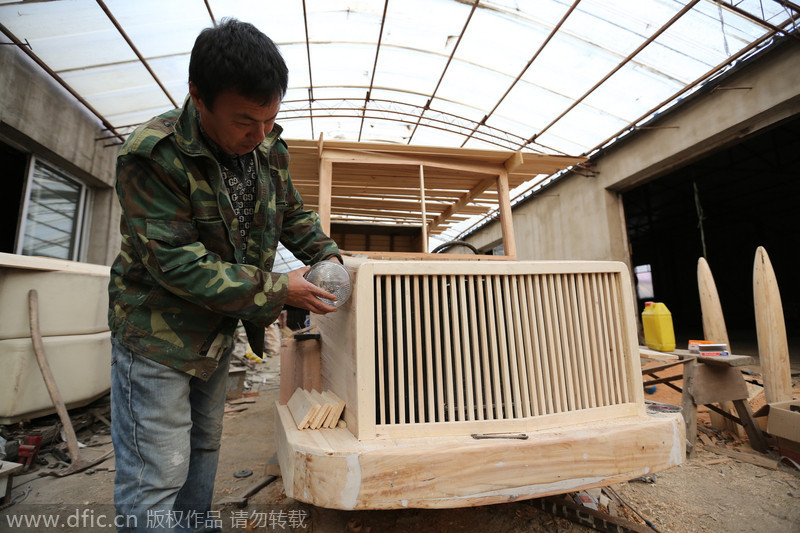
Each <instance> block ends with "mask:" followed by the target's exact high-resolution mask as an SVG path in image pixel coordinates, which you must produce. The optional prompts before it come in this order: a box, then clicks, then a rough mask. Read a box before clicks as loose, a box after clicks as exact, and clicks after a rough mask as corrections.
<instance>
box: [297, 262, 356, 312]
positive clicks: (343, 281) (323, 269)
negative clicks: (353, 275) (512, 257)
mask: <svg viewBox="0 0 800 533" xmlns="http://www.w3.org/2000/svg"><path fill="white" fill-rule="evenodd" d="M303 277H304V278H306V279H307V280H308V281H309V282H310V283H313V284H314V285H316V286H317V287H319V288H320V289H323V290H325V291H327V292H329V293H331V294H333V295H334V296H336V297H337V298H338V300H336V301H333V300H328V299H327V298H319V297H318V298H319V299H320V300H322V301H323V302H325V303H326V304H328V305H332V306H334V307H341V306H342V305H344V303H345V302H346V301H347V299H348V298H350V293H352V292H353V280H352V279H350V273H349V272H348V271H347V269H346V268H345V267H343V266H342V265H340V264H339V263H336V262H334V261H320V262H319V263H317V264H315V265H314V266H312V267H311V269H309V271H308V272H306V273H305V276H303Z"/></svg>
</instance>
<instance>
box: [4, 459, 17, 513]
mask: <svg viewBox="0 0 800 533" xmlns="http://www.w3.org/2000/svg"><path fill="white" fill-rule="evenodd" d="M22 466H23V465H21V464H20V463H11V462H9V461H0V480H2V479H3V478H7V479H6V491H5V493H4V494H3V499H2V500H1V501H2V504H3V505H6V504H8V503H11V489H12V487H13V485H12V483H11V481H12V480H13V479H14V474H16V473H17V472H19V471H20V470H22ZM0 483H2V481H0Z"/></svg>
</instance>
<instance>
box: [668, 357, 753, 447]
mask: <svg viewBox="0 0 800 533" xmlns="http://www.w3.org/2000/svg"><path fill="white" fill-rule="evenodd" d="M753 363H754V360H753V358H752V357H748V356H744V355H728V356H702V355H699V356H689V357H687V360H686V364H685V365H684V369H683V391H682V393H681V394H682V395H681V402H682V408H683V419H684V421H685V422H686V440H687V450H686V454H687V456H688V457H692V456H694V451H695V441H696V440H697V406H698V405H706V406H708V407H709V408H710V409H712V410H714V411H716V412H718V413H720V414H721V415H723V416H725V417H726V418H730V419H731V420H733V421H734V422H736V423H737V424H740V425H742V426H744V429H745V431H746V432H747V437H748V438H749V439H750V445H751V446H752V447H753V449H755V450H757V451H759V452H762V453H765V452H767V443H766V441H765V440H764V435H763V434H762V433H761V428H760V427H759V426H758V424H757V423H756V422H755V420H754V419H753V410H752V409H751V408H750V403H749V402H748V401H747V385H746V384H745V381H744V377H743V376H742V373H741V371H740V370H738V369H737V368H736V367H739V366H746V365H752V364H753ZM725 401H732V402H733V405H734V407H735V408H736V413H737V414H738V415H739V416H738V418H737V417H734V416H733V415H731V414H730V413H726V412H724V411H722V409H719V408H717V407H715V406H713V405H710V404H713V403H719V402H725Z"/></svg>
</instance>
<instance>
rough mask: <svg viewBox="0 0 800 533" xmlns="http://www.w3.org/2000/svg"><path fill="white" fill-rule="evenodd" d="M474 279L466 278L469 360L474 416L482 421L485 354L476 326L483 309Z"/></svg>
mask: <svg viewBox="0 0 800 533" xmlns="http://www.w3.org/2000/svg"><path fill="white" fill-rule="evenodd" d="M476 281H477V280H476V278H475V277H474V276H471V277H468V278H467V287H468V294H469V302H470V304H471V309H472V310H473V312H472V314H471V315H470V316H471V318H470V323H469V330H470V340H471V348H472V352H471V359H472V377H473V379H474V382H475V383H474V394H475V416H476V418H477V419H478V420H483V419H484V412H483V380H482V373H481V359H482V358H481V355H483V354H485V350H483V349H481V345H480V344H479V340H478V339H479V330H478V328H479V326H478V322H479V319H478V316H479V315H482V314H483V307H482V306H481V305H480V304H478V301H477V299H476V295H475V283H476Z"/></svg>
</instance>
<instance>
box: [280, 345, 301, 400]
mask: <svg viewBox="0 0 800 533" xmlns="http://www.w3.org/2000/svg"><path fill="white" fill-rule="evenodd" d="M298 362H299V358H298V357H297V341H295V340H294V339H283V340H282V341H281V371H280V399H279V400H278V403H279V404H280V405H286V404H287V402H288V401H289V398H291V397H292V394H294V393H295V391H296V390H297V388H298V387H300V388H302V387H303V379H302V374H301V372H300V368H302V365H298Z"/></svg>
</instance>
